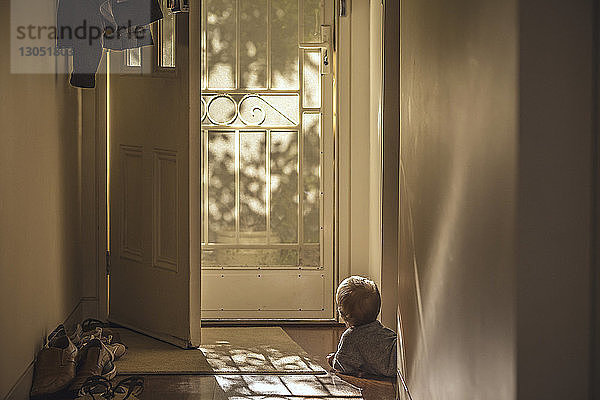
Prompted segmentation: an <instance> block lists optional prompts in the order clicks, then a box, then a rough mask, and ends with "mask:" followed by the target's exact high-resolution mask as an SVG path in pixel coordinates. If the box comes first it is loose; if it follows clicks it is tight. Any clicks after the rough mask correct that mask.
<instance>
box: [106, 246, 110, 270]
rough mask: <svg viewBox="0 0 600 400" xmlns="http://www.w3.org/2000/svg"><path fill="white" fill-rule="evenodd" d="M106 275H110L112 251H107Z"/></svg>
mask: <svg viewBox="0 0 600 400" xmlns="http://www.w3.org/2000/svg"><path fill="white" fill-rule="evenodd" d="M106 275H110V250H106Z"/></svg>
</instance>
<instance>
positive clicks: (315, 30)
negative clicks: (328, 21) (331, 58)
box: [303, 0, 323, 43]
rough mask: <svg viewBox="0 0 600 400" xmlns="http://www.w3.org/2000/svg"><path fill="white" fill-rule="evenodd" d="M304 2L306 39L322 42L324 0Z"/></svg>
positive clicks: (306, 40)
mask: <svg viewBox="0 0 600 400" xmlns="http://www.w3.org/2000/svg"><path fill="white" fill-rule="evenodd" d="M303 2H304V13H303V14H304V41H305V42H313V43H316V42H320V41H321V25H322V24H323V0H303Z"/></svg>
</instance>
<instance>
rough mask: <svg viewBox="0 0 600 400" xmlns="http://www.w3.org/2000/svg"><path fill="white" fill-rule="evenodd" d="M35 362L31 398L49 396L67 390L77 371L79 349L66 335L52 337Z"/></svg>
mask: <svg viewBox="0 0 600 400" xmlns="http://www.w3.org/2000/svg"><path fill="white" fill-rule="evenodd" d="M51 336H52V340H51V341H50V342H49V343H48V346H47V347H45V348H43V349H42V350H41V351H40V352H39V353H38V356H37V359H36V361H35V371H34V376H33V384H32V386H31V392H30V395H31V397H38V396H43V395H48V394H51V393H55V392H58V391H60V390H63V389H65V388H66V387H67V386H69V384H70V383H71V381H72V380H73V378H75V372H76V369H77V361H76V358H77V347H75V345H74V344H73V343H72V342H71V340H70V339H69V337H68V336H66V335H52V334H51Z"/></svg>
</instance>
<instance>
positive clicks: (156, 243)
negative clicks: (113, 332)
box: [108, 12, 200, 347]
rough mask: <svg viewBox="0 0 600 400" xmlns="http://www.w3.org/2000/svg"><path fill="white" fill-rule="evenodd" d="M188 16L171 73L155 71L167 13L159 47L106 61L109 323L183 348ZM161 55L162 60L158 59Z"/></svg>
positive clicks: (189, 276) (193, 315)
mask: <svg viewBox="0 0 600 400" xmlns="http://www.w3.org/2000/svg"><path fill="white" fill-rule="evenodd" d="M199 14H200V13H199V12H198V15H199ZM188 18H189V17H188V15H178V16H177V25H176V28H177V32H176V35H175V37H176V38H175V40H174V42H173V43H176V44H177V46H176V55H175V61H176V68H160V66H161V65H167V66H169V57H170V56H171V55H172V50H173V46H171V47H169V46H168V42H169V40H170V39H169V38H170V37H171V35H170V32H171V31H169V30H168V29H167V27H168V26H169V25H168V24H169V23H172V21H173V20H174V17H172V16H170V17H169V16H167V20H166V21H167V22H165V23H164V26H160V30H162V31H163V32H165V33H163V34H162V35H157V36H155V42H158V43H157V44H160V45H161V46H158V47H159V48H160V49H161V50H158V49H157V48H155V47H147V48H144V49H143V50H142V52H141V53H140V54H138V56H141V57H137V58H136V57H134V55H135V54H133V55H132V52H123V53H121V52H111V53H110V57H109V58H110V71H112V73H111V74H110V77H109V117H108V120H109V130H110V138H109V139H110V238H111V239H110V252H111V268H110V311H109V319H110V320H111V321H113V322H116V323H119V324H122V325H124V326H128V327H131V328H133V329H136V330H139V331H142V332H144V333H148V334H150V335H152V336H155V337H158V338H160V339H163V340H166V341H168V342H171V343H174V344H177V345H179V346H182V347H189V346H193V345H196V344H198V343H199V339H200V338H199V324H200V321H199V309H200V301H199V295H197V294H196V293H195V291H196V290H198V289H199V286H200V285H199V281H198V282H196V281H197V280H199V279H200V277H199V273H196V272H195V269H199V265H195V264H194V263H193V262H191V254H193V252H191V251H190V248H191V247H190V243H191V241H192V240H193V237H192V236H193V234H192V233H191V232H193V230H191V229H190V220H191V216H192V215H195V214H194V210H193V207H196V203H193V202H191V201H190V195H191V194H192V193H193V190H190V188H191V187H192V186H191V185H193V183H194V182H190V165H195V164H194V163H195V162H196V161H197V160H195V159H192V157H191V156H190V154H194V152H190V143H194V142H196V143H198V140H197V138H190V134H189V132H190V130H189V126H190V120H191V118H194V114H193V112H189V111H188V110H189V104H190V102H189V87H190V74H189V72H190V68H189V67H188V46H187V44H188ZM198 19H199V18H198ZM169 21H171V22H169ZM170 26H171V27H173V25H170ZM155 33H156V32H155ZM165 43H166V45H165ZM164 48H170V50H169V51H170V53H169V54H167V55H162V53H161V52H164V51H166V50H162V49H164ZM159 61H160V63H159ZM196 75H198V74H196ZM191 76H192V78H191V79H194V78H193V74H192V75H191ZM198 78H199V77H198ZM198 114H199V111H198ZM197 118H199V115H198V116H197ZM196 154H197V152H196ZM198 164H199V163H198ZM198 183H199V182H196V184H198ZM192 189H193V187H192ZM192 288H193V289H192ZM192 291H194V293H192ZM192 310H194V311H192ZM196 310H198V311H196Z"/></svg>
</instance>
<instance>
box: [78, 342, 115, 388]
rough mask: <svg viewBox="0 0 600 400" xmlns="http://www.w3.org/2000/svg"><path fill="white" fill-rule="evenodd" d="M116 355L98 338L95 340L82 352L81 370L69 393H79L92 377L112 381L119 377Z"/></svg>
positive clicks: (82, 349)
mask: <svg viewBox="0 0 600 400" xmlns="http://www.w3.org/2000/svg"><path fill="white" fill-rule="evenodd" d="M114 360H115V358H114V354H113V353H112V352H111V351H110V350H109V349H108V347H107V346H106V345H105V344H104V343H103V342H102V341H101V340H100V339H98V338H93V339H91V340H90V341H89V342H87V343H86V344H85V346H83V347H82V348H81V350H80V357H79V368H78V369H77V374H76V375H75V377H74V379H73V380H72V382H71V385H70V386H69V391H70V392H72V393H77V392H78V391H79V390H80V389H81V387H82V385H83V384H84V382H85V381H86V380H87V379H88V378H89V377H92V376H96V375H97V376H102V377H103V378H105V379H112V378H114V377H115V376H116V375H117V368H116V367H115V364H114Z"/></svg>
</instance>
